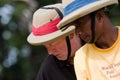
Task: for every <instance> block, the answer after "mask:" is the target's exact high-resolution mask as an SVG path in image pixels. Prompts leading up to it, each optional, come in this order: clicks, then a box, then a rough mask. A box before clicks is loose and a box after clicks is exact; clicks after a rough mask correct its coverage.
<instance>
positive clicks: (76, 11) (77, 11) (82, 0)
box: [57, 0, 118, 28]
mask: <svg viewBox="0 0 120 80" xmlns="http://www.w3.org/2000/svg"><path fill="white" fill-rule="evenodd" d="M117 3H118V0H74V1H73V2H72V3H70V4H69V5H68V6H66V7H65V8H64V18H63V19H62V20H61V21H60V23H59V24H58V25H57V27H58V28H62V27H65V26H66V25H68V24H69V23H71V22H72V21H74V20H76V19H78V18H80V17H82V16H85V15H87V14H89V13H91V12H94V11H96V10H98V9H101V8H103V7H106V6H109V5H112V4H117Z"/></svg>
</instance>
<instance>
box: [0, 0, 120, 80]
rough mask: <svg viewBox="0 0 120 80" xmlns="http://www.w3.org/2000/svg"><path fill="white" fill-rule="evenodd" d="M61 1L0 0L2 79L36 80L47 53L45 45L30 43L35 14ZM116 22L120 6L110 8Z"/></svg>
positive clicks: (0, 62) (0, 77)
mask: <svg viewBox="0 0 120 80" xmlns="http://www.w3.org/2000/svg"><path fill="white" fill-rule="evenodd" d="M56 2H61V1H60V0H0V80H35V77H36V74H37V72H38V70H39V68H40V64H41V63H42V61H43V60H44V58H45V56H47V50H46V48H45V47H44V46H39V47H38V46H31V45H29V44H28V42H27V41H26V38H27V36H28V35H29V33H30V30H29V26H30V25H31V22H32V14H33V12H34V11H35V10H37V9H38V8H40V7H42V6H44V5H47V4H53V3H56ZM111 19H112V22H113V23H114V25H120V6H117V7H115V8H114V9H113V10H111Z"/></svg>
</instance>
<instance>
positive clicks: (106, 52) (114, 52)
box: [74, 28, 120, 80]
mask: <svg viewBox="0 0 120 80" xmlns="http://www.w3.org/2000/svg"><path fill="white" fill-rule="evenodd" d="M118 29H119V32H118V38H117V40H116V42H115V43H114V44H113V45H112V46H111V47H110V48H108V49H100V48H97V47H96V46H95V45H94V44H86V45H84V46H83V47H82V48H80V49H79V50H78V51H77V52H76V54H75V58H74V67H75V72H76V76H77V80H120V28H118Z"/></svg>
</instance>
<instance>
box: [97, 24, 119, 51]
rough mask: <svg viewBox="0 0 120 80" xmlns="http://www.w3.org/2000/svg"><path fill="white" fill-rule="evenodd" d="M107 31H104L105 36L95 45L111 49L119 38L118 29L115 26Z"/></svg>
mask: <svg viewBox="0 0 120 80" xmlns="http://www.w3.org/2000/svg"><path fill="white" fill-rule="evenodd" d="M103 30H107V31H103V34H102V36H101V37H99V39H98V40H97V42H95V45H96V46H97V47H99V48H102V49H106V48H109V47H111V46H112V45H113V44H114V43H115V41H116V40H117V37H118V29H117V28H116V27H114V26H111V27H108V28H106V29H103Z"/></svg>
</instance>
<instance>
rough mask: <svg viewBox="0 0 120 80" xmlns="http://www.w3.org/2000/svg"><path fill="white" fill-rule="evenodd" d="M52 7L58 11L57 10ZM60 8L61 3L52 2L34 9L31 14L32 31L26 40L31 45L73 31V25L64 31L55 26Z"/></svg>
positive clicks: (43, 42)
mask: <svg viewBox="0 0 120 80" xmlns="http://www.w3.org/2000/svg"><path fill="white" fill-rule="evenodd" d="M46 8H48V9H46ZM52 8H53V9H52ZM54 8H57V11H58V10H60V11H58V12H57V11H56V10H55V9H54ZM62 10H63V8H62V4H53V5H47V6H44V8H40V9H38V10H37V11H35V13H34V14H33V22H32V32H31V33H30V35H29V36H28V38H27V41H28V42H29V43H30V44H32V45H44V44H48V43H51V42H54V41H55V40H56V39H59V38H63V37H65V36H67V35H69V34H71V33H73V32H74V30H75V27H74V26H72V27H70V28H68V29H66V30H65V31H61V30H59V29H58V28H57V27H56V25H57V24H58V23H59V22H60V21H61V17H60V15H59V14H58V13H60V12H61V11H62Z"/></svg>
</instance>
